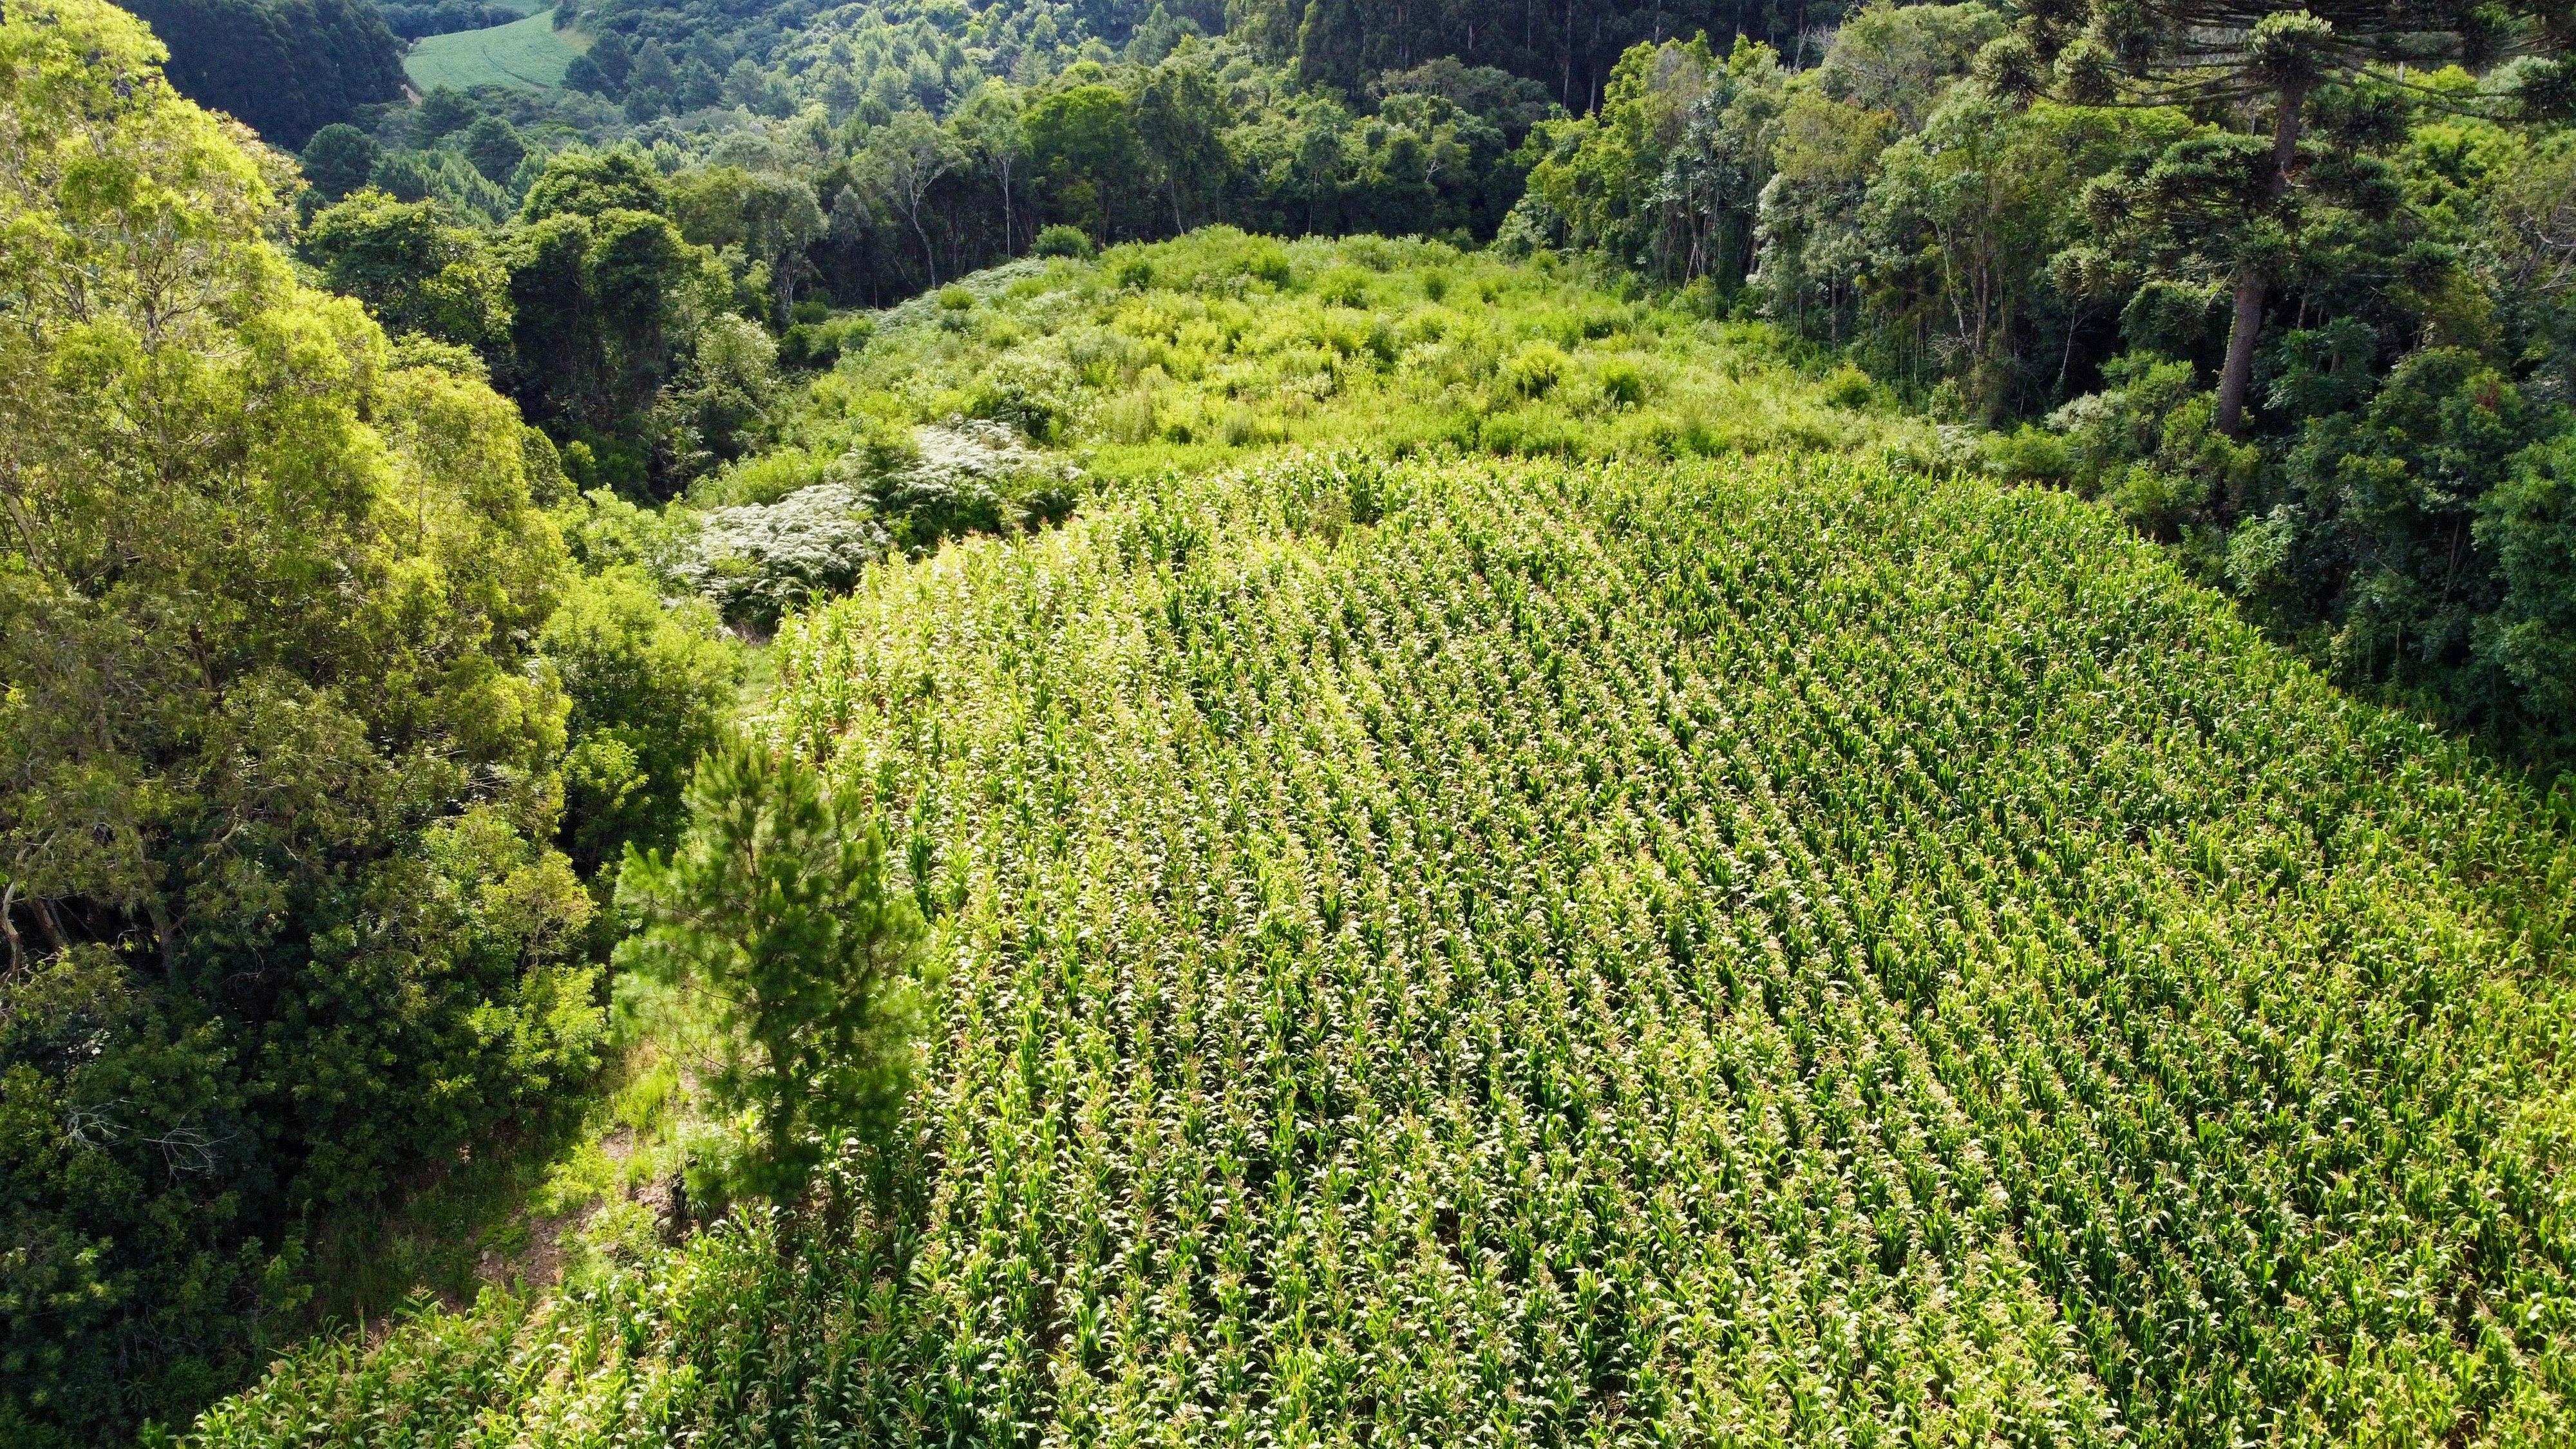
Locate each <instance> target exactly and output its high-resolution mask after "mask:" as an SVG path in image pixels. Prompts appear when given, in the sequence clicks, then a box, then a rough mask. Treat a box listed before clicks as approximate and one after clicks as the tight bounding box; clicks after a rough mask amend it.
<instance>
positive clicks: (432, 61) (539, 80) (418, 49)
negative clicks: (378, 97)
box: [403, 10, 586, 91]
mask: <svg viewBox="0 0 2576 1449" xmlns="http://www.w3.org/2000/svg"><path fill="white" fill-rule="evenodd" d="M581 40H582V37H580V36H578V35H574V34H568V33H567V32H564V31H560V30H557V29H556V28H555V22H554V12H553V11H552V10H539V11H535V12H533V13H531V14H529V15H528V16H526V17H525V18H524V19H519V20H513V21H511V22H510V23H509V24H507V25H494V26H490V27H488V28H486V29H482V30H460V31H457V32H456V33H454V34H452V35H433V36H431V37H429V38H428V39H426V40H422V41H418V42H416V43H414V44H413V46H412V48H411V52H410V53H409V54H407V55H405V56H404V57H403V73H404V74H405V75H407V76H409V77H411V83H412V84H413V85H414V86H417V87H419V88H420V89H421V90H423V91H426V90H429V89H430V88H431V87H433V86H452V87H454V88H456V89H458V90H466V89H470V88H472V87H474V86H523V87H526V88H529V89H532V90H546V89H550V88H552V87H554V86H559V85H561V84H563V77H564V67H566V66H568V65H571V64H572V59H573V57H574V56H577V55H579V54H581V52H582V50H583V49H585V48H586V46H585V44H583V43H579V42H581Z"/></svg>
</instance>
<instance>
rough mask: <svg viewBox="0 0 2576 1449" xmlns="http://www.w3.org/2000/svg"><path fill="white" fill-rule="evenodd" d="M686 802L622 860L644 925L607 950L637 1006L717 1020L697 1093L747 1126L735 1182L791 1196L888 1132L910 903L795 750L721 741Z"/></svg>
mask: <svg viewBox="0 0 2576 1449" xmlns="http://www.w3.org/2000/svg"><path fill="white" fill-rule="evenodd" d="M688 807H689V824H688V828H687V832H686V833H685V834H684V835H683V836H682V838H681V840H680V844H679V845H678V847H677V848H676V849H674V850H673V851H672V852H671V853H670V854H669V855H667V856H664V855H661V854H658V853H646V852H641V851H633V850H630V851H629V852H628V854H627V857H626V863H625V867H624V869H623V870H622V871H621V872H620V874H619V877H618V886H617V901H618V908H619V910H620V911H621V912H622V913H623V914H624V915H625V916H626V918H627V919H629V920H630V921H632V922H633V923H634V924H635V925H636V927H637V930H636V932H635V934H634V935H631V936H629V937H628V938H627V939H626V940H625V941H624V942H623V943H621V944H620V945H619V946H618V949H617V962H618V965H619V967H620V968H621V969H622V970H624V971H625V972H627V973H629V975H630V976H631V977H633V978H635V980H636V981H637V983H638V987H639V988H640V990H641V991H644V992H652V993H655V994H656V995H658V997H659V998H660V999H659V1000H657V1001H652V1002H650V1003H649V1008H648V1009H654V1010H658V1011H660V1012H664V1013H669V1014H676V1015H679V1016H682V1017H685V1018H690V1019H694V1020H696V1021H699V1022H703V1023H705V1024H706V1025H707V1026H708V1027H709V1028H710V1029H711V1034H712V1036H713V1037H714V1040H715V1042H716V1056H715V1059H714V1060H713V1061H711V1062H709V1063H707V1067H708V1071H707V1075H706V1078H705V1080H706V1083H707V1086H708V1089H709V1091H710V1093H711V1094H712V1096H713V1097H714V1099H715V1101H716V1102H717V1104H718V1105H719V1106H721V1107H723V1108H725V1109H727V1110H729V1111H733V1112H748V1113H749V1114H750V1115H751V1117H752V1120H753V1122H754V1138H755V1140H754V1141H753V1142H752V1143H751V1144H749V1151H748V1152H747V1154H746V1159H745V1160H744V1161H743V1162H742V1163H741V1165H740V1168H739V1171H738V1181H739V1182H740V1183H741V1184H742V1185H743V1186H745V1187H747V1188H749V1189H750V1190H752V1191H754V1192H757V1193H760V1194H762V1195H764V1196H766V1197H768V1198H769V1199H771V1200H772V1201H775V1202H793V1201H794V1200H795V1199H796V1198H797V1197H798V1196H799V1195H801V1194H802V1192H803V1190H804V1188H805V1185H806V1183H807V1181H808V1180H809V1179H810V1178H811V1176H812V1174H813V1171H814V1169H815V1168H816V1167H817V1166H819V1165H820V1164H821V1163H822V1162H823V1160H824V1159H825V1157H826V1155H827V1154H829V1153H830V1152H832V1151H833V1150H834V1149H835V1148H836V1147H838V1145H839V1144H840V1143H841V1142H842V1141H843V1140H845V1139H847V1138H850V1137H852V1136H856V1137H858V1138H860V1139H862V1140H863V1141H866V1140H872V1141H879V1142H882V1141H883V1140H884V1138H885V1137H886V1136H887V1135H888V1132H889V1129H890V1127H891V1125H892V1122H893V1119H894V1114H895V1113H896V1111H897V1110H898V1108H899V1107H900V1105H901V1101H902V1092H903V1088H904V1082H905V1076H906V1072H907V1068H908V1065H909V1045H908V1035H909V1028H910V1019H911V1011H910V1009H909V1006H910V1001H909V989H908V988H909V984H910V981H909V978H910V973H911V971H912V970H913V968H914V965H915V963H916V961H917V959H918V956H919V951H920V944H921V940H922V937H923V934H924V928H923V924H922V919H921V915H920V913H919V911H918V910H916V909H915V907H914V905H913V902H912V900H911V899H910V897H909V896H908V895H907V894H906V893H904V892H903V891H902V890H901V889H899V888H898V886H897V884H896V882H895V881H894V879H893V875H892V870H891V868H890V866H889V864H888V862H887V860H886V845H885V835H884V832H883V831H882V830H881V829H880V828H879V827H878V825H877V823H876V821H875V819H874V817H873V816H872V815H871V814H870V813H869V811H868V809H867V807H866V806H865V804H864V803H863V802H862V801H861V800H860V799H859V798H858V797H857V796H855V795H853V794H850V793H847V792H845V791H841V790H835V789H833V788H831V787H829V786H828V785H827V784H826V783H825V781H824V780H823V778H822V777H821V775H820V774H819V773H818V772H817V771H816V770H815V769H814V768H813V767H812V766H811V765H808V764H806V763H805V762H804V761H802V760H800V759H797V758H795V757H794V756H792V755H784V754H780V753H777V752H775V751H773V750H771V749H769V748H767V747H765V746H761V745H757V744H753V743H749V742H747V741H742V740H735V741H732V742H729V743H727V744H725V745H723V746H721V747H719V748H718V749H717V750H716V751H715V752H713V753H712V754H710V755H708V756H707V758H706V759H705V760H704V761H703V762H702V763H701V764H700V765H699V766H698V770H697V774H696V777H695V778H694V779H692V780H691V781H690V784H689V791H688ZM625 999H626V1000H627V1001H630V1002H635V1001H638V1000H639V991H638V990H635V989H630V990H629V991H628V993H627V996H626V998H625Z"/></svg>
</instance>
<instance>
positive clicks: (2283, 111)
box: [2218, 84, 2308, 438]
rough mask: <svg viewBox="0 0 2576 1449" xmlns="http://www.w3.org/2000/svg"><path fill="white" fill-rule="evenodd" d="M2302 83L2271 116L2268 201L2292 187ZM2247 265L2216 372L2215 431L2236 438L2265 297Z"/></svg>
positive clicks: (2261, 280)
mask: <svg viewBox="0 0 2576 1449" xmlns="http://www.w3.org/2000/svg"><path fill="white" fill-rule="evenodd" d="M2307 99H2308V88H2307V86H2306V85H2304V84H2301V85H2289V86H2283V87H2282V88H2281V96H2280V102H2279V107H2278V109H2277V111H2276V112H2275V113H2274V115H2273V117H2272V175H2271V179H2270V180H2269V181H2268V182H2267V183H2265V186H2264V195H2265V197H2266V199H2268V200H2270V201H2271V202H2273V203H2274V204H2275V205H2278V204H2279V202H2280V200H2281V197H2282V196H2283V195H2284V194H2285V193H2287V192H2288V191H2289V189H2290V168H2291V167H2293V166H2295V165H2297V164H2298V159H2299V108H2300V107H2301V106H2303V105H2305V104H2306V103H2307ZM2269 280H2270V279H2269V278H2267V277H2265V276H2264V275H2263V273H2262V271H2261V270H2260V269H2258V268H2256V267H2255V266H2254V265H2253V264H2251V263H2246V264H2243V265H2241V266H2239V267H2238V268H2237V270H2236V315H2235V317H2234V318H2233V320H2231V321H2230V322H2229V324H2228V331H2227V366H2226V368H2225V369H2224V370H2223V371H2221V372H2220V373H2219V375H2218V430H2219V431H2220V432H2222V433H2225V434H2226V435H2227V436H2229V437H2231V438H2234V437H2240V436H2242V435H2243V433H2244V431H2245V398H2246V395H2247V394H2248V393H2250V392H2251V391H2253V388H2254V344H2255V343H2257V342H2259V341H2261V340H2262V336H2263V296H2264V292H2265V290H2266V288H2267V285H2268V283H2269Z"/></svg>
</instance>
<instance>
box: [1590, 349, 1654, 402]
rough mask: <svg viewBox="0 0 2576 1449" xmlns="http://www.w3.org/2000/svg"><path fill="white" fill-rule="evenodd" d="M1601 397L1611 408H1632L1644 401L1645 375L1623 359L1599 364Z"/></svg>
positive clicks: (1634, 365) (1633, 364)
mask: <svg viewBox="0 0 2576 1449" xmlns="http://www.w3.org/2000/svg"><path fill="white" fill-rule="evenodd" d="M1599 377H1600V382H1601V396H1602V398H1603V399H1604V400H1606V401H1607V402H1608V403H1609V404H1610V405H1611V406H1612V407H1619V408H1633V407H1638V406H1640V405H1642V404H1643V403H1644V402H1645V401H1646V375H1645V374H1644V373H1643V372H1640V371H1639V370H1638V369H1637V365H1636V364H1635V363H1633V362H1628V361H1626V360H1624V359H1614V360H1612V361H1609V362H1605V363H1603V364H1601V370H1600V373H1599Z"/></svg>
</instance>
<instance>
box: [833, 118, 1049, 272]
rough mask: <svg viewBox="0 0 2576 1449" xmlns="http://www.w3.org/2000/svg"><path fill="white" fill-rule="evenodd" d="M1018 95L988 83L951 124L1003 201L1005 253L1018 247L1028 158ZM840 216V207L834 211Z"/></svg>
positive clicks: (1009, 252) (951, 119)
mask: <svg viewBox="0 0 2576 1449" xmlns="http://www.w3.org/2000/svg"><path fill="white" fill-rule="evenodd" d="M1022 109H1023V107H1022V105H1021V102H1020V93H1019V91H1018V90H1017V89H1016V88H1014V87H1012V86H1011V85H1009V84H1008V83H1006V82H1003V81H998V80H988V81H986V82H984V84H983V85H981V86H979V87H977V88H976V90H975V94H973V95H971V96H969V97H967V98H966V103H965V104H964V105H962V106H959V107H958V108H957V111H956V114H955V115H953V116H951V117H950V118H949V124H950V126H951V127H953V128H954V129H955V131H956V133H957V136H958V139H959V140H960V141H962V142H963V143H964V144H965V147H966V149H967V152H968V153H969V154H970V155H972V156H973V157H974V158H975V159H976V160H977V161H979V162H981V163H982V164H983V167H984V169H985V170H986V171H988V172H991V173H992V176H993V181H994V183H995V185H996V186H997V187H998V188H999V189H1000V192H1001V197H1002V248H1001V249H1002V253H1003V254H1004V255H1005V256H1007V255H1010V254H1011V253H1013V252H1014V251H1016V250H1017V249H1018V247H1019V242H1018V240H1017V238H1018V236H1019V223H1018V219H1017V215H1016V213H1015V210H1014V206H1015V201H1016V197H1015V190H1016V186H1015V182H1014V180H1013V177H1014V175H1015V173H1016V172H1017V171H1018V170H1019V166H1020V163H1021V162H1022V161H1024V160H1026V159H1027V157H1028V154H1029V143H1028V133H1027V132H1026V131H1024V130H1022V129H1021V111H1022ZM835 210H836V214H837V204H836V207H835Z"/></svg>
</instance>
